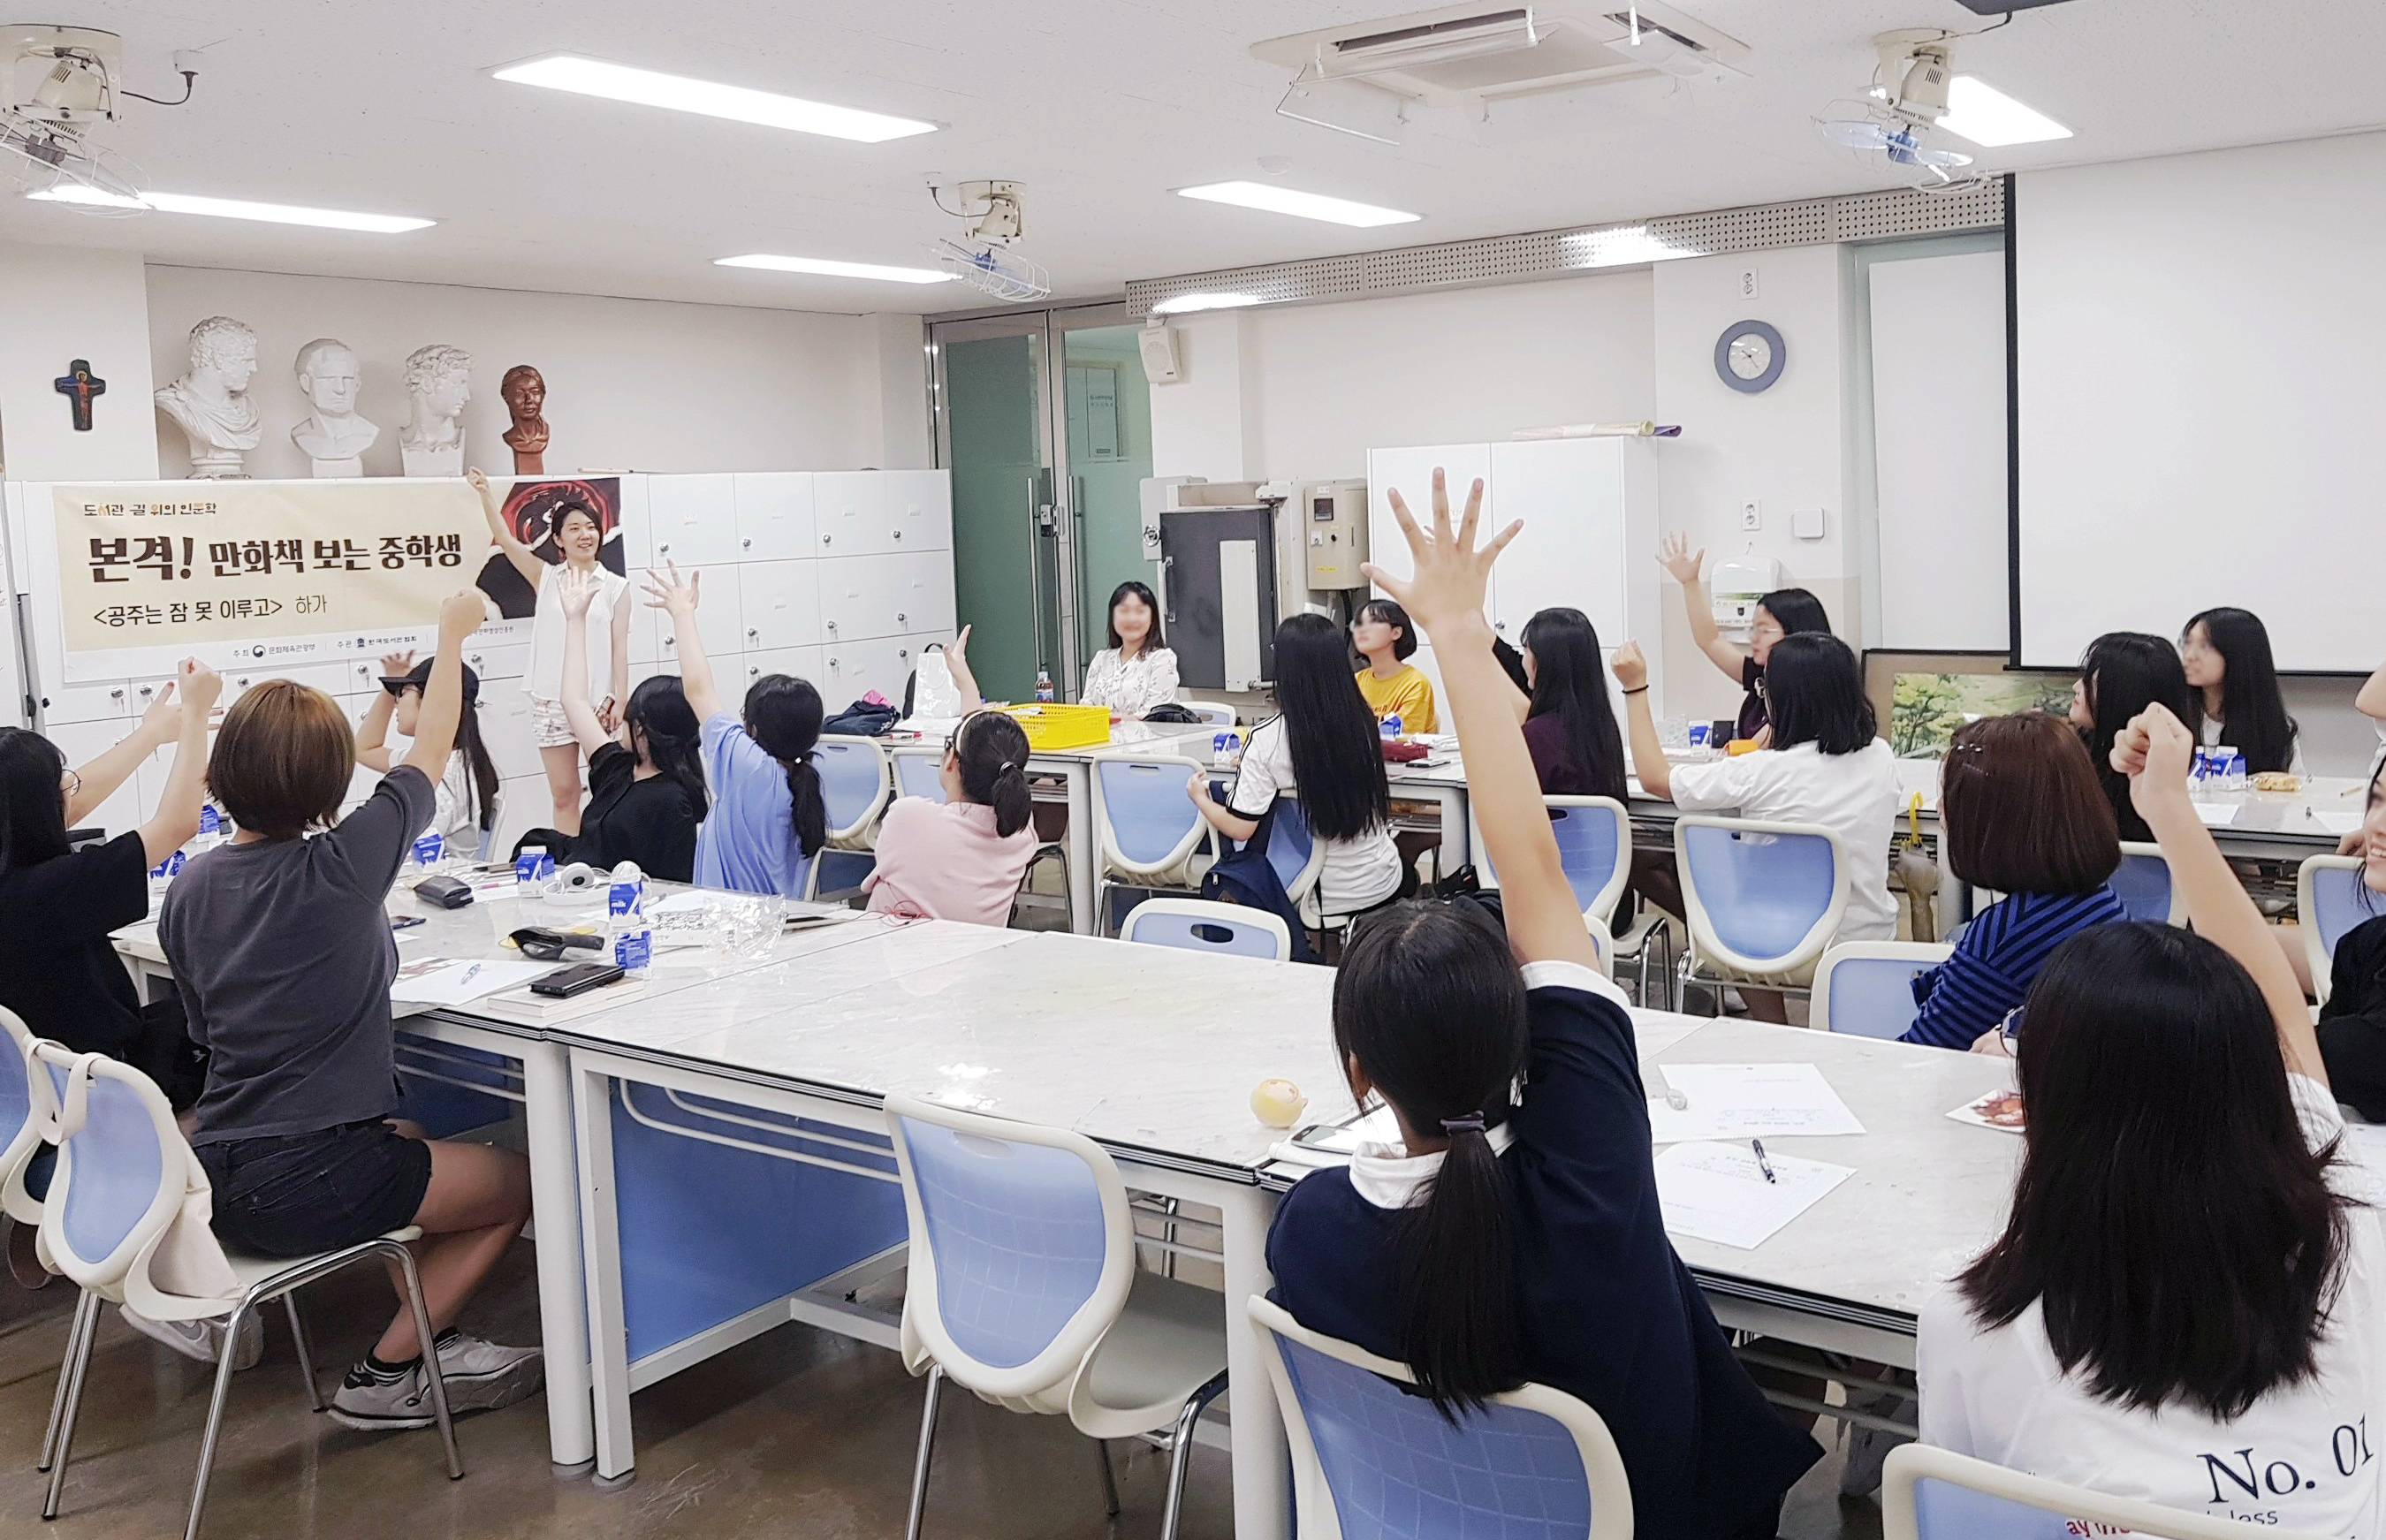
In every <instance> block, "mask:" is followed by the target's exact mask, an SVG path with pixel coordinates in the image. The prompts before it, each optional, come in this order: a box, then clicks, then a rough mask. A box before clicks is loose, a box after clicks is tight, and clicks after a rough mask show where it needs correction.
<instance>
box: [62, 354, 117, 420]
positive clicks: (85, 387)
mask: <svg viewBox="0 0 2386 1540" xmlns="http://www.w3.org/2000/svg"><path fill="white" fill-rule="evenodd" d="M50 388H51V389H52V390H54V391H56V392H57V393H58V394H60V395H63V396H65V397H66V398H67V402H68V405H69V406H71V407H73V408H74V431H75V432H78V433H88V432H91V402H92V397H94V396H95V395H106V394H107V381H105V380H103V379H101V378H100V377H99V376H98V375H96V374H94V373H93V372H92V371H91V360H90V359H88V358H77V359H76V360H75V361H74V362H72V363H70V364H69V365H68V366H67V371H66V373H64V374H62V375H60V376H58V378H57V379H56V380H54V381H52V382H50Z"/></svg>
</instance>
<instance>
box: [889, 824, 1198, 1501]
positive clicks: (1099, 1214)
mask: <svg viewBox="0 0 2386 1540" xmlns="http://www.w3.org/2000/svg"><path fill="white" fill-rule="evenodd" d="M1180 785H1181V783H1180ZM886 1127H887V1133H888V1134H889V1135H890V1136H891V1137H892V1139H893V1141H894V1145H895V1159H896V1165H897V1168H898V1171H900V1173H901V1176H902V1182H903V1205H904V1208H905V1211H906V1214H907V1215H908V1217H909V1219H910V1267H909V1271H908V1276H907V1282H906V1284H905V1289H904V1296H903V1331H902V1349H903V1362H904V1366H905V1367H906V1368H908V1369H910V1371H911V1372H912V1373H914V1374H919V1373H925V1374H926V1375H927V1378H928V1390H927V1396H926V1406H925V1409H923V1412H922V1415H921V1421H920V1447H919V1458H918V1460H917V1463H916V1464H915V1465H914V1466H913V1468H912V1483H911V1513H910V1524H909V1527H908V1529H907V1531H906V1534H907V1535H908V1536H909V1540H919V1534H920V1528H921V1523H922V1521H923V1518H924V1517H925V1513H926V1508H927V1499H928V1464H929V1458H930V1456H931V1454H932V1453H933V1451H934V1448H935V1444H936V1406H937V1402H938V1399H939V1396H940V1393H941V1390H942V1387H943V1384H944V1382H945V1380H946V1379H947V1378H948V1377H949V1378H951V1379H952V1380H954V1381H956V1382H957V1383H960V1384H961V1386H962V1387H963V1388H965V1389H968V1390H971V1391H973V1392H975V1393H976V1394H977V1395H978V1396H980V1397H982V1398H983V1399H985V1400H988V1401H992V1402H995V1403H997V1404H998V1405H1000V1406H1004V1407H1008V1408H1010V1409H1011V1410H1013V1411H1023V1412H1040V1413H1045V1414H1048V1415H1055V1416H1065V1417H1067V1418H1068V1419H1069V1421H1071V1422H1072V1423H1073V1424H1074V1425H1075V1427H1076V1428H1077V1430H1078V1431H1079V1432H1080V1433H1083V1434H1086V1436H1087V1437H1089V1438H1092V1439H1094V1440H1095V1441H1096V1442H1097V1444H1098V1445H1101V1446H1102V1473H1103V1483H1104V1487H1105V1490H1106V1491H1107V1492H1108V1493H1109V1494H1110V1497H1111V1503H1110V1508H1111V1514H1112V1516H1113V1517H1115V1516H1116V1514H1117V1512H1118V1501H1117V1495H1116V1484H1115V1483H1114V1482H1113V1481H1112V1480H1111V1472H1110V1454H1109V1449H1108V1446H1107V1444H1106V1442H1105V1441H1107V1440H1110V1439H1113V1438H1138V1437H1143V1436H1146V1435H1149V1434H1155V1433H1158V1432H1160V1431H1161V1430H1163V1429H1166V1430H1170V1443H1169V1451H1170V1452H1169V1468H1168V1499H1167V1506H1166V1508H1165V1509H1164V1510H1163V1514H1162V1521H1161V1536H1162V1540H1175V1535H1176V1526H1177V1520H1178V1517H1179V1515H1180V1514H1181V1513H1182V1511H1183V1509H1184V1498H1185V1477H1186V1473H1187V1470H1188V1469H1189V1465H1190V1460H1189V1456H1190V1455H1191V1453H1192V1446H1193V1425H1194V1423H1195V1422H1196V1421H1199V1418H1200V1416H1201V1412H1202V1410H1203V1409H1204V1408H1206V1407H1208V1406H1209V1405H1210V1403H1211V1402H1212V1401H1213V1400H1215V1399H1216V1398H1217V1397H1218V1396H1220V1395H1221V1394H1223V1393H1224V1390H1225V1388H1226V1330H1225V1328H1226V1322H1225V1312H1224V1304H1223V1301H1222V1300H1221V1298H1220V1296H1218V1295H1217V1294H1215V1293H1213V1292H1212V1291H1210V1290H1207V1289H1201V1288H1197V1287H1195V1286H1193V1285H1192V1284H1189V1283H1178V1282H1176V1281H1175V1280H1174V1279H1169V1278H1162V1277H1160V1276H1159V1275H1158V1274H1155V1273H1149V1272H1142V1271H1137V1270H1136V1265H1135V1251H1136V1233H1135V1221H1134V1217H1133V1213H1132V1211H1131V1210H1130V1208H1129V1207H1128V1204H1127V1194H1126V1184H1125V1183H1124V1181H1123V1180H1122V1179H1121V1177H1120V1176H1119V1171H1118V1166H1117V1165H1116V1163H1115V1162H1113V1161H1112V1160H1111V1158H1110V1156H1109V1154H1108V1153H1107V1152H1105V1151H1104V1150H1103V1149H1102V1147H1101V1146H1099V1145H1097V1144H1095V1143H1094V1142H1093V1141H1092V1140H1090V1139H1088V1138H1086V1137H1085V1136H1084V1135H1083V1134H1080V1133H1070V1132H1068V1131H1066V1130H1063V1129H1052V1128H1038V1127H1036V1126H1035V1125H1032V1124H1028V1123H1017V1122H1010V1121H1005V1120H1003V1119H1000V1118H988V1117H985V1116H982V1115H980V1114H978V1113H974V1112H962V1111H959V1110H957V1109H955V1108H949V1107H945V1106H942V1105H940V1104H937V1103H934V1102H924V1101H921V1100H918V1099H916V1098H913V1097H910V1096H889V1097H887V1098H886ZM1123 1394H1124V1396H1126V1398H1127V1399H1128V1400H1131V1401H1132V1402H1133V1404H1131V1405H1121V1404H1117V1402H1116V1401H1115V1400H1106V1399H1104V1396H1106V1395H1107V1396H1112V1397H1117V1396H1122V1395H1123Z"/></svg>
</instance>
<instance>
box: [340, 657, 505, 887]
mask: <svg viewBox="0 0 2386 1540" xmlns="http://www.w3.org/2000/svg"><path fill="white" fill-rule="evenodd" d="M432 661H433V660H432V659H430V658H428V657H426V658H424V659H423V660H422V661H421V662H420V663H417V662H416V661H415V660H414V655H413V654H412V653H410V652H394V653H391V654H389V655H388V656H387V657H383V659H382V660H381V688H382V693H381V694H380V695H376V696H374V697H373V703H372V705H371V706H370V707H367V708H366V710H365V715H364V720H362V721H360V722H358V724H357V763H358V764H359V765H362V766H364V767H365V769H367V770H372V771H374V772H375V773H377V774H381V775H387V774H388V773H389V772H390V771H391V770H395V769H396V768H397V766H398V765H399V764H400V763H402V762H403V761H404V760H405V758H406V755H407V747H408V746H410V745H411V741H412V739H413V737H414V729H415V726H416V724H417V722H418V721H419V720H420V719H421V715H422V692H423V691H424V690H425V689H426V688H428V687H429V685H430V682H431V664H432ZM460 667H461V669H462V670H463V677H464V706H463V709H462V711H461V712H460V713H459V714H458V717H457V719H456V748H455V751H454V752H453V753H451V754H449V755H448V756H447V770H446V773H445V774H443V775H441V776H440V778H439V779H438V781H437V782H435V783H433V786H432V788H431V790H432V796H433V803H434V810H433V813H432V815H431V827H430V828H429V829H427V830H423V831H421V833H432V834H436V835H438V836H439V838H440V842H441V844H442V845H443V847H444V853H445V854H446V855H449V856H474V855H477V854H478V853H479V851H480V848H481V840H482V838H483V836H484V835H486V834H487V833H488V832H489V831H490V830H492V829H495V828H496V826H497V764H496V760H495V759H492V758H491V757H489V746H488V745H487V744H485V743H483V742H482V740H481V676H480V675H478V674H476V673H474V672H473V671H472V669H471V665H470V664H464V665H460ZM393 728H395V729H396V732H397V735H398V736H399V737H400V738H403V739H406V740H408V745H402V746H397V747H392V746H390V744H389V735H390V732H391V730H392V729H393Z"/></svg>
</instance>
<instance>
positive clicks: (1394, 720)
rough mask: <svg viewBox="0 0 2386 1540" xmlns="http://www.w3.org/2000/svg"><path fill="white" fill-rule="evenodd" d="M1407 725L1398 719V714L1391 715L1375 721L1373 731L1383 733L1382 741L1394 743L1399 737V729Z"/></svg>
mask: <svg viewBox="0 0 2386 1540" xmlns="http://www.w3.org/2000/svg"><path fill="white" fill-rule="evenodd" d="M1407 725H1408V724H1407V723H1405V722H1403V721H1401V720H1400V718H1399V716H1398V715H1393V716H1389V717H1386V718H1385V719H1384V720H1382V721H1380V722H1378V723H1376V724H1375V731H1376V732H1381V733H1382V734H1383V735H1384V742H1386V743H1395V742H1398V741H1399V739H1400V729H1401V728H1403V727H1405V726H1407Z"/></svg>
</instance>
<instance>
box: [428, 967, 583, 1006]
mask: <svg viewBox="0 0 2386 1540" xmlns="http://www.w3.org/2000/svg"><path fill="white" fill-rule="evenodd" d="M558 966H559V965H558V964H555V963H552V962H472V961H469V960H468V961H462V962H459V961H457V960H456V959H454V958H421V959H419V960H417V961H414V962H410V963H408V964H406V965H405V966H404V967H402V968H400V969H399V970H397V977H396V979H395V980H393V981H391V983H390V986H389V997H390V998H391V999H393V1000H404V1001H407V1002H408V1003H410V1004H414V1005H426V1006H460V1005H464V1004H467V1003H469V1002H471V1001H473V1000H477V999H479V998H480V997H481V996H482V995H495V994H496V993H497V991H499V990H501V989H513V988H516V987H519V986H521V985H523V984H527V983H530V981H531V980H533V979H535V978H539V977H541V976H542V975H545V974H547V973H552V972H554V971H555V970H556V968H557V967H558Z"/></svg>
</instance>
